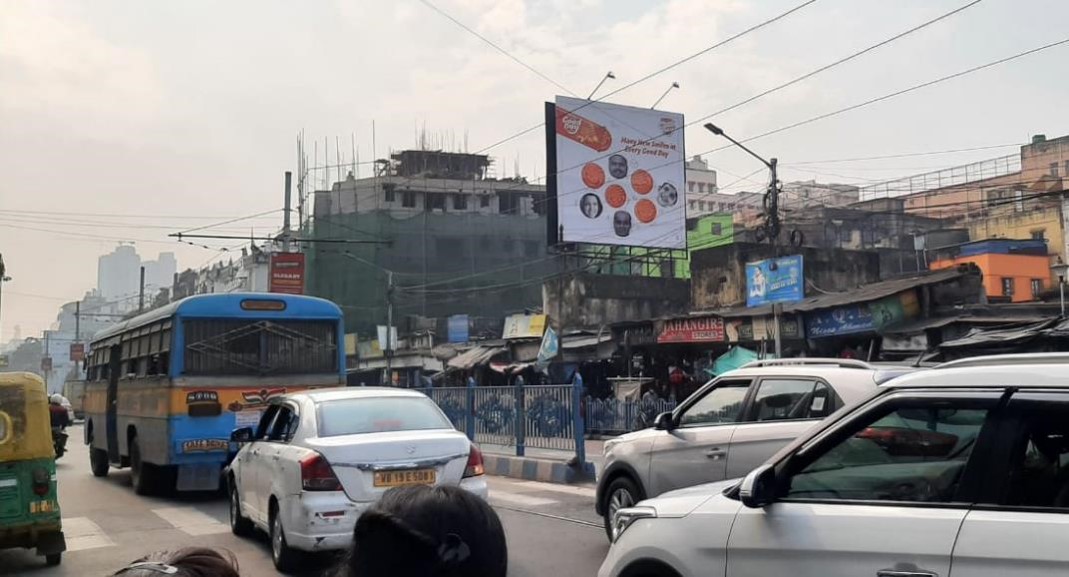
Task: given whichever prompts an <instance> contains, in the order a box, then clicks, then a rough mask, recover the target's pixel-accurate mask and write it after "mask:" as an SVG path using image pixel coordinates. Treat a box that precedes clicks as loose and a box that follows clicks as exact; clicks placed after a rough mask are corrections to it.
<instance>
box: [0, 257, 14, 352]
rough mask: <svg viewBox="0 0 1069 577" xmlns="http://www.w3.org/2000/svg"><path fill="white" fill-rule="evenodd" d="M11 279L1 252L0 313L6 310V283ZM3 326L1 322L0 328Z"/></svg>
mask: <svg viewBox="0 0 1069 577" xmlns="http://www.w3.org/2000/svg"><path fill="white" fill-rule="evenodd" d="M10 280H11V277H9V276H7V267H5V266H4V255H2V254H0V313H2V312H3V310H4V283H6V282H8V281H10ZM2 328H3V325H2V324H0V329H2ZM0 342H2V341H0Z"/></svg>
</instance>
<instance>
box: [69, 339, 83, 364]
mask: <svg viewBox="0 0 1069 577" xmlns="http://www.w3.org/2000/svg"><path fill="white" fill-rule="evenodd" d="M70 355H71V360H72V361H74V362H76V363H80V362H82V361H84V360H85V343H71V351H70Z"/></svg>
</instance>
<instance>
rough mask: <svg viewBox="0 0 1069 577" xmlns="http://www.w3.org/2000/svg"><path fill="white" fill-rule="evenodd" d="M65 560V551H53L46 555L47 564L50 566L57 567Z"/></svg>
mask: <svg viewBox="0 0 1069 577" xmlns="http://www.w3.org/2000/svg"><path fill="white" fill-rule="evenodd" d="M61 561H63V553H52V554H51V555H45V564H46V565H48V566H49V567H55V566H56V565H59V563H60V562H61Z"/></svg>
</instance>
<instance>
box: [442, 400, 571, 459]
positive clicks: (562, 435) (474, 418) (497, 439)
mask: <svg viewBox="0 0 1069 577" xmlns="http://www.w3.org/2000/svg"><path fill="white" fill-rule="evenodd" d="M422 391H423V392H424V393H425V394H426V395H427V396H428V397H430V398H431V400H433V401H434V402H435V403H437V404H438V406H439V407H440V408H441V409H442V412H444V413H445V414H446V416H447V417H449V420H450V421H451V422H452V423H453V426H454V427H456V428H457V430H458V431H464V432H465V434H467V435H468V438H470V439H472V440H474V441H476V442H479V443H484V444H492V445H504V446H513V447H515V449H516V454H517V455H520V456H523V455H524V452H525V450H526V448H527V447H532V448H538V449H556V450H562V451H574V452H575V453H576V455H577V456H579V457H580V458H581V459H582V458H584V457H585V451H584V449H585V444H584V439H585V433H586V427H585V426H584V424H583V420H584V419H583V417H584V415H583V413H582V411H581V410H580V405H581V403H580V399H581V391H582V383H581V382H578V383H573V384H570V385H531V386H525V385H515V386H507V387H481V386H467V387H431V388H424V389H422Z"/></svg>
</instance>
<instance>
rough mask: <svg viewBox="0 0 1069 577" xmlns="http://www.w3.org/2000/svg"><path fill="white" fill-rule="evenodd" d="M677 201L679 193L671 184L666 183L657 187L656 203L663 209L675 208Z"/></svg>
mask: <svg viewBox="0 0 1069 577" xmlns="http://www.w3.org/2000/svg"><path fill="white" fill-rule="evenodd" d="M678 200H679V192H678V191H677V190H676V187H675V185H674V184H672V183H671V182H666V183H664V184H662V185H661V186H659V187H657V202H659V203H660V204H661V206H663V207H669V206H675V204H676V201H678Z"/></svg>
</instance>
